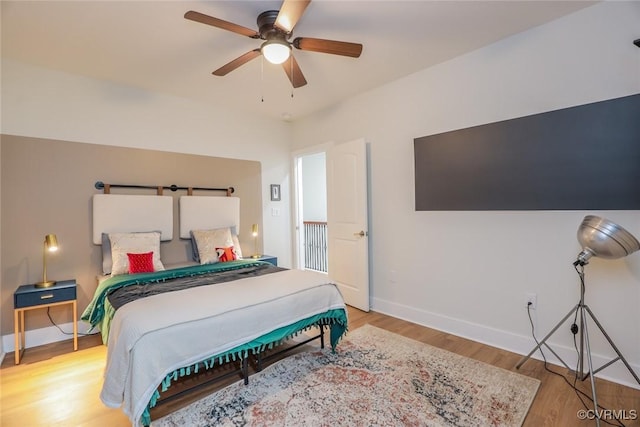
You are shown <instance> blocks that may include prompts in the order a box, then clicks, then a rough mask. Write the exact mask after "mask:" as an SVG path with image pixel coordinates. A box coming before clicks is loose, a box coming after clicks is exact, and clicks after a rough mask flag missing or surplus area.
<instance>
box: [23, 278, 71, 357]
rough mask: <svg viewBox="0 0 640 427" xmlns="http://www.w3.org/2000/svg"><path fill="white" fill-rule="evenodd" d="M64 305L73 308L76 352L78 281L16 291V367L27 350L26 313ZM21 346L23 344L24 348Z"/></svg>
mask: <svg viewBox="0 0 640 427" xmlns="http://www.w3.org/2000/svg"><path fill="white" fill-rule="evenodd" d="M63 304H71V305H72V306H73V350H74V351H76V350H77V349H78V310H77V308H78V307H77V299H76V281H75V280H62V281H59V282H56V284H55V285H53V286H51V287H48V288H36V286H35V285H22V286H20V287H19V288H18V289H16V291H15V292H14V293H13V323H14V333H15V340H16V341H15V342H16V347H15V362H16V365H17V364H19V363H20V353H21V351H22V350H24V349H25V331H24V312H25V311H27V310H32V309H35V308H47V307H53V306H56V305H63ZM20 344H22V346H21V345H20Z"/></svg>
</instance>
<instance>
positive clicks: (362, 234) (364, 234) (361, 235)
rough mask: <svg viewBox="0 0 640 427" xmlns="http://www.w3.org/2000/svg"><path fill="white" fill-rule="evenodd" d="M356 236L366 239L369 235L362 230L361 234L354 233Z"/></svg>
mask: <svg viewBox="0 0 640 427" xmlns="http://www.w3.org/2000/svg"><path fill="white" fill-rule="evenodd" d="M353 235H354V236H360V237H364V236H366V235H367V233H365V232H364V231H363V230H360V232H359V233H353Z"/></svg>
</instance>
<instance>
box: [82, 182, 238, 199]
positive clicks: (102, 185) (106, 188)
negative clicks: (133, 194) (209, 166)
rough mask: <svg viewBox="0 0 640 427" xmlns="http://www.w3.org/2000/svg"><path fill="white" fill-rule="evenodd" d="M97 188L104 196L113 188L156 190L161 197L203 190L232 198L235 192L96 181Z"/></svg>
mask: <svg viewBox="0 0 640 427" xmlns="http://www.w3.org/2000/svg"><path fill="white" fill-rule="evenodd" d="M95 187H96V189H98V190H103V192H104V194H109V193H111V189H112V188H142V189H150V190H156V191H157V193H158V195H159V196H161V195H162V192H163V190H171V191H178V190H187V194H188V195H190V196H191V195H192V194H193V190H203V191H224V192H226V193H227V196H230V195H231V194H233V192H234V191H235V188H233V187H226V188H212V187H180V186H177V185H175V184H171V185H138V184H105V183H104V182H102V181H96V183H95Z"/></svg>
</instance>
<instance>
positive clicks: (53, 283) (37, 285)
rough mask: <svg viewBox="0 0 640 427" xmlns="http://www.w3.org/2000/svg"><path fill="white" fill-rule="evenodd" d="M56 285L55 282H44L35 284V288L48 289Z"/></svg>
mask: <svg viewBox="0 0 640 427" xmlns="http://www.w3.org/2000/svg"><path fill="white" fill-rule="evenodd" d="M55 284H56V281H55V280H47V281H46V282H38V283H36V284H35V287H36V288H50V287H52V286H53V285H55Z"/></svg>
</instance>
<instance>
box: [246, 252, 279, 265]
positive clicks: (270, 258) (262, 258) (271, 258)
mask: <svg viewBox="0 0 640 427" xmlns="http://www.w3.org/2000/svg"><path fill="white" fill-rule="evenodd" d="M242 259H255V260H258V261H266V262H268V263H271V264H273V265H275V266H276V267H277V266H278V257H277V256H271V255H260V256H259V257H258V258H254V257H251V256H246V257H243V258H242Z"/></svg>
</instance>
